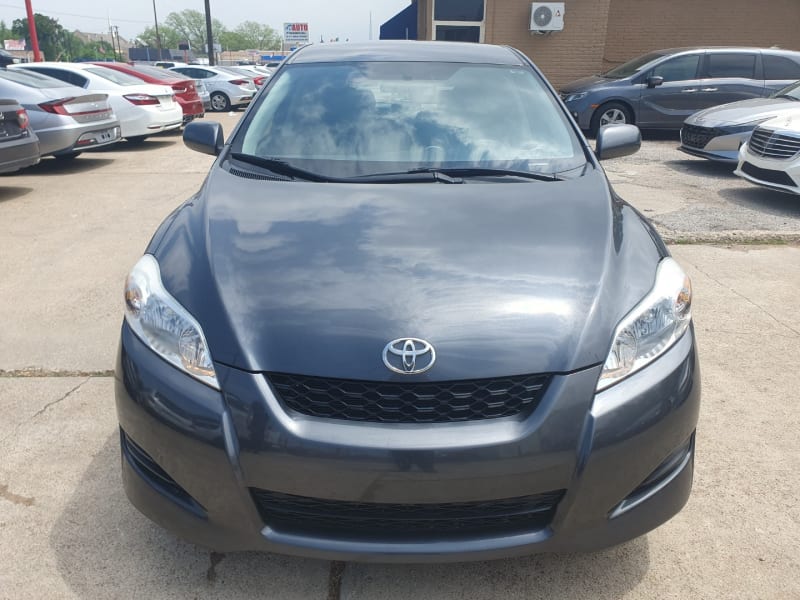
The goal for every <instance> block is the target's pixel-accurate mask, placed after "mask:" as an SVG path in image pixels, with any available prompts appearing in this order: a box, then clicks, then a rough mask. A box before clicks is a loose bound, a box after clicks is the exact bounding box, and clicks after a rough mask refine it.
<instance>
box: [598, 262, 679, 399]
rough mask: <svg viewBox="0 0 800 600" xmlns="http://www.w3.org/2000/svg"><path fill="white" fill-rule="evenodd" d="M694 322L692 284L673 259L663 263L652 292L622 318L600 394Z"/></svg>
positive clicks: (651, 358) (660, 351) (659, 352)
mask: <svg viewBox="0 0 800 600" xmlns="http://www.w3.org/2000/svg"><path fill="white" fill-rule="evenodd" d="M691 320H692V284H691V282H690V281H689V277H688V276H687V275H686V273H684V272H683V269H681V267H680V266H679V265H678V263H677V262H675V261H674V260H673V259H671V258H665V259H664V260H662V261H661V262H660V263H659V265H658V269H657V271H656V281H655V285H653V289H652V290H650V292H649V293H648V294H647V296H645V297H644V299H643V300H642V301H641V302H639V304H637V305H636V307H634V309H633V310H632V311H631V312H629V313H628V315H627V316H626V317H625V318H624V319H622V321H621V322H620V324H619V325H618V326H617V329H616V331H615V333H614V341H613V343H612V344H611V350H610V351H609V353H608V358H606V362H605V365H603V372H602V373H601V374H600V379H599V380H598V382H597V391H600V390H604V389H606V388H607V387H609V386H611V385H613V384H615V383H617V382H618V381H620V380H621V379H623V378H625V377H627V376H628V375H630V374H631V373H635V372H636V371H638V370H639V369H641V368H643V367H645V366H647V365H648V364H650V363H651V362H653V361H654V360H655V359H656V358H658V357H659V356H661V355H662V354H663V353H664V352H666V351H667V350H668V349H669V348H670V347H671V346H672V345H673V344H674V343H675V342H676V341H678V340H679V339H680V337H681V336H682V335H683V334H684V333H685V332H686V330H687V329H688V327H689V323H690V322H691Z"/></svg>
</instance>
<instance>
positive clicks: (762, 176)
mask: <svg viewBox="0 0 800 600" xmlns="http://www.w3.org/2000/svg"><path fill="white" fill-rule="evenodd" d="M742 171H743V172H744V173H747V174H748V175H750V177H754V178H756V179H758V180H759V181H764V182H766V183H775V184H777V185H788V186H790V187H798V185H797V184H796V183H795V182H794V180H793V179H792V178H791V177H789V175H788V173H786V172H784V171H775V170H773V169H762V168H761V167H757V166H755V165H754V164H751V163H749V162H744V163H743V164H742Z"/></svg>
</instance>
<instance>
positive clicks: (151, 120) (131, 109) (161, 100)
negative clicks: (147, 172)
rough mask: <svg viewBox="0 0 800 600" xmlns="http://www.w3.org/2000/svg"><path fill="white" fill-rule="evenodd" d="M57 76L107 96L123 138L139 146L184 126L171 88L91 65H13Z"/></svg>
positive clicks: (15, 67) (181, 114) (12, 67)
mask: <svg viewBox="0 0 800 600" xmlns="http://www.w3.org/2000/svg"><path fill="white" fill-rule="evenodd" d="M9 69H22V70H25V71H33V72H35V73H41V74H42V75H47V76H49V77H55V78H56V79H60V80H62V81H66V82H67V83H71V84H73V85H77V86H78V87H81V88H84V89H86V90H89V91H92V92H97V93H102V94H107V95H108V101H109V103H110V104H111V108H112V109H113V110H114V114H115V115H116V116H117V118H118V119H119V125H120V130H121V132H122V137H124V138H125V139H127V140H128V141H129V142H132V143H139V142H142V141H144V140H145V138H147V137H148V136H150V135H153V134H154V133H159V132H161V131H168V130H170V129H175V128H178V127H180V126H181V124H182V123H183V111H181V107H180V105H179V104H178V102H177V101H176V100H175V94H174V92H173V91H172V88H169V87H167V86H163V85H153V84H149V83H142V80H141V79H137V78H136V77H132V76H130V75H126V74H125V73H120V72H118V71H114V70H113V69H106V68H105V67H98V66H97V65H93V64H92V63H60V62H37V63H23V64H19V65H13V66H11V67H9Z"/></svg>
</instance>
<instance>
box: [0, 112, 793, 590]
mask: <svg viewBox="0 0 800 600" xmlns="http://www.w3.org/2000/svg"><path fill="white" fill-rule="evenodd" d="M238 117H239V114H238V113H237V114H235V115H228V114H224V115H216V116H211V118H215V119H217V120H219V121H221V122H222V123H223V125H224V127H225V128H226V130H227V131H229V130H230V129H231V127H232V125H233V124H234V123H235V122H236V120H237V119H238ZM676 145H677V143H676V141H675V140H673V139H672V138H670V137H669V136H659V137H657V138H656V139H652V138H651V139H649V140H647V141H646V142H645V144H644V147H643V149H642V151H641V152H640V153H639V154H637V155H634V156H632V157H627V158H624V159H618V160H615V161H610V162H609V163H607V165H606V168H607V171H608V173H609V176H610V178H611V179H612V181H613V182H614V184H615V187H616V189H617V190H618V191H619V192H620V193H621V195H623V196H624V197H625V198H626V199H627V200H628V201H630V202H631V203H632V204H634V206H636V207H637V208H639V209H640V210H641V211H642V212H643V213H644V214H645V215H647V216H648V217H650V218H651V219H652V220H653V221H654V222H655V223H656V226H657V227H658V228H659V230H660V231H661V232H662V234H663V235H664V236H665V237H666V238H667V239H670V240H672V241H673V242H674V244H673V245H672V246H671V250H672V252H673V254H674V255H675V257H676V258H677V260H678V261H679V262H680V263H681V264H682V265H683V266H684V267H685V268H686V269H687V271H688V273H689V274H690V276H691V277H692V280H693V284H694V288H695V305H694V315H695V323H696V329H697V337H698V343H699V347H700V353H701V368H702V373H703V394H704V395H703V406H702V410H701V417H700V425H699V428H698V436H697V459H696V474H695V483H694V490H693V493H692V497H691V499H690V501H689V503H688V505H687V506H686V508H685V509H684V510H683V511H682V512H681V513H680V514H679V515H678V516H677V517H675V518H674V519H673V520H671V521H670V522H668V523H667V524H665V525H664V526H662V527H660V528H659V529H657V530H655V531H654V532H652V533H650V534H648V535H646V536H643V537H641V538H639V539H636V540H634V541H632V542H629V543H627V544H624V545H622V546H618V547H616V548H611V549H608V550H605V551H603V552H598V553H592V554H583V555H538V556H530V557H525V558H517V559H512V560H499V561H492V562H484V563H464V564H448V565H385V566H384V565H362V564H353V563H330V562H326V561H317V560H304V559H298V558H292V557H285V556H279V555H272V554H259V553H238V554H218V553H214V552H210V551H209V550H206V549H203V548H199V547H196V546H193V545H191V544H188V543H185V542H183V541H181V540H179V539H177V538H175V537H174V536H172V535H171V534H169V533H167V532H165V531H164V530H162V529H160V528H159V527H158V526H156V525H154V524H152V523H151V522H150V521H148V520H147V519H146V518H144V517H143V516H141V515H140V514H139V513H138V512H137V511H136V510H135V509H134V508H133V507H132V506H131V505H130V504H129V503H128V501H127V499H126V498H125V495H124V493H123V491H122V485H121V480H120V474H119V461H120V457H119V448H118V443H119V439H118V432H117V426H116V415H115V412H114V401H113V378H112V376H111V369H112V368H113V362H114V356H115V351H116V345H117V336H118V332H119V325H120V322H121V318H122V285H123V280H124V277H125V274H126V273H127V271H128V269H129V268H130V267H131V266H132V265H133V264H134V262H135V261H136V260H137V259H138V257H139V256H140V255H141V252H142V250H143V249H144V247H145V245H146V244H147V241H148V239H149V237H150V235H152V233H153V231H154V230H155V227H156V226H157V225H158V223H159V222H160V221H161V220H162V219H163V218H164V217H165V216H166V215H167V214H169V212H170V211H172V210H173V209H174V208H175V207H176V206H177V205H178V204H179V203H180V202H181V201H183V200H184V199H185V198H187V197H189V196H190V195H191V194H192V193H193V192H194V191H195V190H196V189H197V188H198V186H199V185H200V183H201V182H202V180H203V177H204V175H205V173H206V171H207V169H208V167H209V166H210V164H211V162H212V160H213V159H212V158H211V157H207V156H203V155H201V154H197V153H194V152H191V151H189V150H188V149H186V148H185V147H183V145H182V143H181V142H180V137H179V136H177V135H171V136H163V137H158V138H153V139H151V140H148V141H147V142H145V143H144V144H142V145H141V146H140V147H137V148H126V147H124V146H120V147H115V148H112V149H110V150H107V151H103V152H97V153H94V154H86V155H84V156H81V157H79V158H78V159H77V160H75V161H72V162H70V163H57V162H56V161H53V160H51V159H45V160H43V161H42V163H41V164H40V165H39V166H37V167H35V168H32V169H29V170H27V171H25V172H23V173H21V174H17V175H12V176H5V177H2V178H0V224H2V225H0V227H1V229H0V231H2V245H0V248H2V250H0V273H2V277H0V414H2V415H3V417H2V419H0V558H1V559H2V560H0V564H2V568H0V598H9V599H10V598H13V599H22V598H32V599H34V598H35V599H39V598H134V597H137V598H138V597H152V598H217V597H219V598H255V597H259V598H275V599H280V600H290V599H295V598H297V599H320V600H326V599H327V600H337V599H339V598H341V599H352V600H355V599H375V598H381V599H387V600H389V599H395V598H397V599H400V598H409V599H411V598H414V599H420V598H424V599H428V598H430V599H439V598H442V599H450V598H453V599H455V598H459V599H461V598H464V599H479V598H497V599H503V600H506V599H515V598H520V599H521V598H525V599H534V598H543V599H544V598H548V599H550V598H555V599H559V598H563V599H572V598H609V599H611V598H637V599H638V598H659V599H660V598H681V599H682V598H714V599H717V598H737V599H740V598H759V599H761V598H775V599H784V598H787V599H788V598H800V545H799V544H800V543H798V540H799V539H800V500H799V499H798V498H799V497H800V496H799V495H798V493H797V490H798V489H800V471H798V469H797V467H796V462H797V459H798V458H799V457H800V436H799V435H798V431H800V411H798V405H797V400H796V396H797V394H796V391H797V390H798V389H800V370H799V369H797V356H798V350H800V312H798V311H797V310H796V303H797V297H798V295H799V293H800V245H798V244H797V242H798V241H800V197H792V196H788V195H783V194H779V193H777V192H771V191H768V190H761V189H758V188H755V187H753V186H751V185H750V184H748V183H746V182H744V181H742V180H739V179H737V178H735V177H734V176H733V175H731V173H730V169H729V168H723V167H718V166H715V165H711V164H707V163H705V162H703V161H699V160H697V159H691V158H688V157H685V156H684V155H682V154H680V153H678V152H677V151H676V150H675V146H676Z"/></svg>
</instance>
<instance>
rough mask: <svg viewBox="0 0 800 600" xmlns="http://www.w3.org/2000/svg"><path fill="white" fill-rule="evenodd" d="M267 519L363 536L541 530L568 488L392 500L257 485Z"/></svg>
mask: <svg viewBox="0 0 800 600" xmlns="http://www.w3.org/2000/svg"><path fill="white" fill-rule="evenodd" d="M250 492H251V494H252V496H253V500H254V501H255V503H256V506H257V507H258V511H259V513H260V514H261V518H262V519H263V520H264V522H265V523H266V524H267V525H269V526H270V527H272V528H274V529H278V530H280V529H285V530H288V531H292V532H311V533H313V534H316V535H319V534H325V533H330V534H334V535H336V534H339V535H341V534H344V535H348V536H360V537H364V536H366V537H380V536H382V535H386V534H391V535H393V536H396V537H399V536H404V535H406V536H413V535H414V534H420V533H435V534H437V535H441V534H448V533H451V534H468V533H479V532H482V531H492V532H504V531H521V530H525V531H535V530H537V529H541V528H543V527H546V526H547V525H549V524H550V522H551V521H552V519H553V514H554V513H555V509H556V506H558V502H559V501H560V500H561V498H562V496H563V495H564V490H556V491H553V492H545V493H543V494H536V495H533V496H522V497H519V498H509V499H503V500H487V501H480V502H451V503H446V504H388V503H371V502H349V501H343V500H321V499H319V498H308V497H306V496H294V495H289V494H281V493H278V492H271V491H267V490H260V489H257V488H251V489H250Z"/></svg>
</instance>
